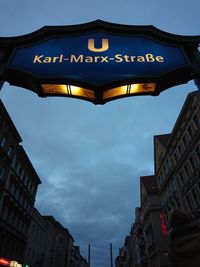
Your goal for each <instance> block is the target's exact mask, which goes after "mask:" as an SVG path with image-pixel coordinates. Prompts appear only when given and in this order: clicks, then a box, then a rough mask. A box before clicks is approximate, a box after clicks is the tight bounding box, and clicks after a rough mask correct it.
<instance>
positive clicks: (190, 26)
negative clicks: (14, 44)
mask: <svg viewBox="0 0 200 267" xmlns="http://www.w3.org/2000/svg"><path fill="white" fill-rule="evenodd" d="M0 6H1V9H0V10H1V11H0V12H1V15H0V36H1V37H6V36H18V35H23V34H28V33H30V32H33V31H35V30H38V29H39V28H41V27H43V26H45V25H73V24H80V23H85V22H89V21H93V20H96V19H102V20H105V21H109V22H114V23H120V24H129V25H154V26H156V27H157V28H159V29H161V30H163V31H166V32H170V33H174V34H180V35H200V19H199V10H200V1H197V0H190V1H183V0H173V1H172V0H168V1H158V0H150V1H149V0H137V1H134V0H132V1H130V0H124V1H122V0H117V1H114V0H111V1H108V0H107V1H106V0H101V1H92V0H85V1H81V0H73V1H64V0H57V1H52V0H40V1H38V0H34V1H28V0H1V3H0ZM194 90H196V86H195V85H194V82H193V81H191V82H189V83H188V84H187V85H180V86H176V87H173V88H171V89H169V90H167V91H164V92H163V93H161V95H160V96H158V97H152V96H145V97H141V96H139V97H130V98H124V99H120V100H115V101H113V102H109V103H107V104H105V105H103V106H101V105H94V104H91V103H90V102H86V101H82V100H77V99H70V98H61V97H60V98H59V97H54V98H44V99H43V98H39V97H38V96H37V95H36V94H34V93H33V92H31V91H28V90H26V89H23V88H18V87H14V86H10V85H9V84H8V83H5V84H4V86H3V88H2V90H1V93H0V97H1V99H2V101H3V103H4V105H5V106H6V109H7V110H8V112H9V114H10V116H11V118H12V120H13V122H14V124H15V126H16V128H17V130H18V131H19V133H20V135H21V137H22V140H23V142H22V145H23V147H24V148H25V151H26V152H27V154H28V156H29V158H30V160H31V162H32V163H33V166H34V167H35V169H36V171H37V173H38V175H39V177H40V178H41V181H42V184H41V185H40V186H39V189H38V193H37V198H36V204H35V205H36V208H37V209H38V210H39V211H40V213H41V214H42V215H53V216H54V217H55V219H56V220H58V221H60V222H61V223H62V225H63V226H65V227H67V228H68V229H69V231H70V233H71V234H72V235H73V237H74V239H75V241H76V242H75V244H76V245H80V247H81V252H82V255H83V256H84V257H87V247H88V244H91V267H109V266H110V265H109V264H110V261H109V244H110V243H112V244H113V256H114V257H116V256H117V254H118V249H119V248H120V247H122V246H123V244H124V238H125V236H126V235H127V234H129V232H130V228H131V224H132V223H133V222H134V209H135V207H137V206H138V205H140V194H139V177H140V176H142V175H151V174H153V171H154V163H153V157H154V155H153V136H154V135H158V134H165V133H169V132H171V130H172V128H173V125H174V123H175V121H176V119H177V116H178V114H179V112H180V110H181V107H182V105H183V103H184V100H185V98H186V96H187V94H188V93H189V92H191V91H194Z"/></svg>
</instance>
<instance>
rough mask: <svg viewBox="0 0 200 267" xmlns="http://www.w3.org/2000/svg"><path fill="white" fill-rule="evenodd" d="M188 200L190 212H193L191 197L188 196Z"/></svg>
mask: <svg viewBox="0 0 200 267" xmlns="http://www.w3.org/2000/svg"><path fill="white" fill-rule="evenodd" d="M186 199H187V204H188V207H189V210H190V211H191V210H192V203H191V201H190V198H189V196H187V197H186Z"/></svg>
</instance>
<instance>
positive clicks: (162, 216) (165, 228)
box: [160, 212, 168, 236]
mask: <svg viewBox="0 0 200 267" xmlns="http://www.w3.org/2000/svg"><path fill="white" fill-rule="evenodd" d="M160 222H161V227H162V233H163V235H164V236H167V235H168V231H167V225H166V223H165V215H164V214H163V213H162V212H161V213H160Z"/></svg>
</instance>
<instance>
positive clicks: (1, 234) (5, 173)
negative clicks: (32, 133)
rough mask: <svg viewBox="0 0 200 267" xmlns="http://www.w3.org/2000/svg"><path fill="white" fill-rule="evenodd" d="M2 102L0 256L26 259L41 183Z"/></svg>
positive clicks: (0, 109)
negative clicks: (33, 212) (29, 234)
mask: <svg viewBox="0 0 200 267" xmlns="http://www.w3.org/2000/svg"><path fill="white" fill-rule="evenodd" d="M21 142H22V139H21V137H20V135H19V133H18V132H17V130H16V128H15V126H14V124H13V122H12V120H11V118H10V116H9V114H8V113H7V111H6V109H5V107H4V105H3V103H2V102H1V101H0V239H1V242H0V257H5V258H8V259H11V260H16V261H18V262H23V255H24V252H25V248H26V245H27V236H28V228H29V225H30V222H31V213H32V209H33V206H34V202H35V196H36V192H37V188H38V185H39V184H40V183H41V181H40V178H39V177H38V175H37V173H36V171H35V169H34V167H33V165H32V163H31V162H30V160H29V158H28V156H27V154H26V152H25V151H24V149H23V147H22V145H21V144H20V143H21Z"/></svg>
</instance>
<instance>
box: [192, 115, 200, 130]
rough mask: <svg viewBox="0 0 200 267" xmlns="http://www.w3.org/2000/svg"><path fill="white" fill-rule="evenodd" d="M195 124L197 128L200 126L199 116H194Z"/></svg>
mask: <svg viewBox="0 0 200 267" xmlns="http://www.w3.org/2000/svg"><path fill="white" fill-rule="evenodd" d="M193 122H194V124H195V126H196V127H197V128H198V127H199V125H200V122H199V118H198V116H197V114H195V115H194V117H193Z"/></svg>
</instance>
